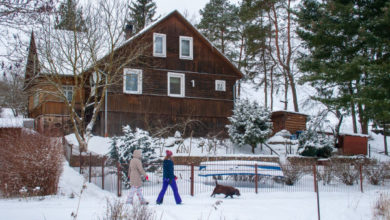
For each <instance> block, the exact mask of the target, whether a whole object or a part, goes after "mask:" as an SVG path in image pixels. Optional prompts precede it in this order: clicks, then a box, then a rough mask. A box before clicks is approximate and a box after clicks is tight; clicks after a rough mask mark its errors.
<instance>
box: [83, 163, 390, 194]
mask: <svg viewBox="0 0 390 220" xmlns="http://www.w3.org/2000/svg"><path fill="white" fill-rule="evenodd" d="M93 160H94V158H93V157H92V156H90V161H89V163H88V164H89V165H88V166H84V167H83V168H82V169H81V170H83V172H82V173H84V175H85V177H86V178H87V179H88V181H89V182H92V183H94V184H96V185H97V186H99V187H101V188H102V189H105V190H108V191H110V192H113V193H116V194H117V195H118V196H121V195H124V194H126V193H127V190H128V180H127V178H126V172H124V171H125V170H127V168H128V165H127V164H119V163H115V162H113V161H110V160H107V159H103V160H101V161H100V162H101V163H100V164H101V165H100V166H96V162H93ZM84 162H85V161H84ZM84 164H85V163H84ZM93 165H94V166H93ZM144 168H145V170H147V173H148V176H149V181H145V182H144V184H143V192H144V194H145V195H156V196H157V195H158V193H159V191H160V189H161V186H162V163H153V164H147V165H146V164H144ZM175 175H176V176H177V178H178V179H177V181H176V182H177V185H178V189H179V193H180V194H183V195H192V196H194V195H197V194H201V193H210V194H211V192H212V191H213V189H214V187H215V184H216V182H218V184H222V185H229V186H233V187H235V188H238V189H239V190H240V192H244V193H251V192H253V193H262V192H310V191H311V192H316V190H319V191H320V192H350V191H351V192H354V191H355V192H358V191H360V192H364V190H369V189H386V188H387V189H388V187H389V186H390V173H389V170H388V169H385V168H383V167H381V166H370V165H362V164H361V165H356V164H355V165H351V164H344V165H338V166H332V165H321V166H320V165H310V166H290V165H288V166H281V167H280V169H277V168H270V167H264V166H258V165H257V164H255V165H254V164H240V165H237V164H233V163H232V164H226V163H225V164H217V165H213V166H210V167H207V168H206V169H205V168H204V167H203V166H202V165H200V166H195V165H194V164H189V165H176V166H175ZM316 182H318V188H317V187H316ZM167 193H168V194H171V193H172V191H171V190H168V191H167Z"/></svg>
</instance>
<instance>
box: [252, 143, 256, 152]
mask: <svg viewBox="0 0 390 220" xmlns="http://www.w3.org/2000/svg"><path fill="white" fill-rule="evenodd" d="M255 148H256V145H252V153H253V154H255Z"/></svg>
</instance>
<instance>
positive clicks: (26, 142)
mask: <svg viewBox="0 0 390 220" xmlns="http://www.w3.org/2000/svg"><path fill="white" fill-rule="evenodd" d="M62 161H63V154H62V146H61V142H60V140H59V139H57V138H48V137H45V136H42V135H40V134H38V133H32V132H31V131H22V132H21V134H20V135H17V134H14V135H12V134H10V135H6V136H3V137H2V139H1V141H0V191H1V194H2V195H3V196H20V195H22V196H23V197H24V196H35V195H52V194H56V193H57V189H58V181H59V178H60V175H61V172H62Z"/></svg>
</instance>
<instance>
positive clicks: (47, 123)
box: [25, 33, 84, 136]
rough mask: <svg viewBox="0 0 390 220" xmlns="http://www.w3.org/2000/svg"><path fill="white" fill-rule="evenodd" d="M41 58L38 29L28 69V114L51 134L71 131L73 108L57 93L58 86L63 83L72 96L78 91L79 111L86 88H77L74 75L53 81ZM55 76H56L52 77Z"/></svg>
mask: <svg viewBox="0 0 390 220" xmlns="http://www.w3.org/2000/svg"><path fill="white" fill-rule="evenodd" d="M39 62H40V59H39V56H38V52H37V46H36V42H35V37H34V33H32V34H31V38H30V46H29V53H28V58H27V65H26V72H25V90H26V94H28V107H27V112H28V117H29V118H33V119H34V127H35V129H36V130H37V131H38V132H40V133H43V134H45V135H49V136H63V135H64V134H68V133H69V132H71V127H72V126H71V123H70V120H69V110H68V108H67V107H66V105H65V103H64V100H63V99H61V98H60V97H58V96H57V95H56V93H57V92H58V91H57V89H56V87H57V86H59V85H61V86H62V87H63V91H64V92H65V95H66V97H67V99H68V101H71V100H72V97H73V93H77V94H79V95H76V96H74V97H76V99H77V100H75V105H76V111H77V108H78V107H77V106H78V105H79V103H80V101H81V99H82V95H83V93H84V90H83V89H80V88H79V89H76V88H74V77H73V76H72V75H60V76H57V77H56V80H58V81H59V82H57V83H50V82H49V80H48V78H47V77H46V75H45V74H49V73H42V72H41V71H40V65H39ZM51 80H53V79H51Z"/></svg>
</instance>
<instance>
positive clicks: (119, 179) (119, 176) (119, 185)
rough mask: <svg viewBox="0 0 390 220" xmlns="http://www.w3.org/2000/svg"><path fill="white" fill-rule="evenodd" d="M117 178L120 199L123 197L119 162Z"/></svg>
mask: <svg viewBox="0 0 390 220" xmlns="http://www.w3.org/2000/svg"><path fill="white" fill-rule="evenodd" d="M117 170H118V173H117V176H118V184H117V192H118V197H121V188H120V187H121V164H120V163H119V162H118V163H117Z"/></svg>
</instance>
